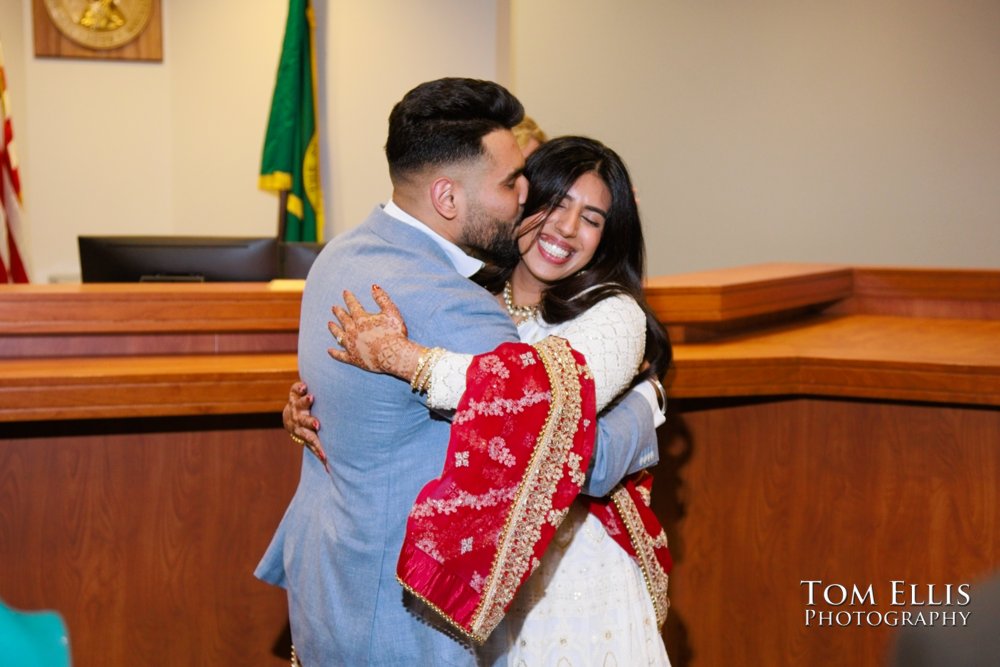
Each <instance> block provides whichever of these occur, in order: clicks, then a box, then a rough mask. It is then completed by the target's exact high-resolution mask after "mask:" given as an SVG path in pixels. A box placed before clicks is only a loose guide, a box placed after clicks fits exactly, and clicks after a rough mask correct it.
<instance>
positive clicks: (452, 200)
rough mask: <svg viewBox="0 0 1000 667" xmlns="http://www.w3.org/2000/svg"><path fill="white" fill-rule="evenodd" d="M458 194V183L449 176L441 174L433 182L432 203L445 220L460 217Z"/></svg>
mask: <svg viewBox="0 0 1000 667" xmlns="http://www.w3.org/2000/svg"><path fill="white" fill-rule="evenodd" d="M457 194H458V186H457V184H456V183H455V181H454V180H452V179H450V178H448V177H447V176H440V177H438V178H436V179H434V181H433V182H432V183H431V204H432V205H433V206H434V210H435V211H437V214H438V215H440V216H441V217H442V218H444V219H445V220H454V219H455V218H456V217H458V202H457V201H456V196H457Z"/></svg>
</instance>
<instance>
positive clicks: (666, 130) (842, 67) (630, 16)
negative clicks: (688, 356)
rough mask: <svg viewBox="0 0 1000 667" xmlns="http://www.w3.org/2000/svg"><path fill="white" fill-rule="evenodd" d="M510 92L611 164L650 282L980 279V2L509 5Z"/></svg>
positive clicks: (996, 182) (991, 205)
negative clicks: (630, 200) (609, 155)
mask: <svg viewBox="0 0 1000 667" xmlns="http://www.w3.org/2000/svg"><path fill="white" fill-rule="evenodd" d="M512 16H513V19H512V30H511V32H512V46H511V53H512V57H513V63H512V69H513V75H512V78H513V89H514V90H515V92H516V93H517V94H518V95H519V96H520V97H521V100H522V101H523V102H524V103H525V106H526V107H527V108H528V109H529V110H530V112H531V113H532V114H533V115H535V116H536V119H537V120H538V121H539V122H540V123H541V124H542V125H543V126H544V127H545V128H547V129H549V130H551V131H552V132H553V133H555V134H562V133H582V134H589V135H592V136H595V137H597V138H600V139H602V140H604V141H605V142H607V143H608V144H609V145H611V146H612V147H614V148H616V149H617V150H618V151H619V152H620V153H621V154H622V156H623V157H624V158H625V160H626V162H627V163H628V164H629V166H630V168H631V170H632V172H633V176H634V179H635V181H636V183H637V186H638V189H639V194H640V201H641V208H642V212H643V220H644V224H645V227H646V230H647V247H648V249H649V250H650V253H649V254H650V259H651V261H650V272H651V273H653V274H657V273H673V272H678V271H687V270H694V269H703V268H713V267H721V266H729V265H737V264H746V263H752V262H760V261H771V260H805V261H833V262H850V263H867V264H912V265H945V266H958V267H994V268H996V267H998V266H1000V3H997V2H996V1H995V0H959V1H957V2H953V1H950V0H890V1H887V2H864V1H849V2H797V1H792V0H756V1H754V2H745V1H743V0H723V1H722V2H661V1H659V0H631V1H629V2H614V3H613V2H605V1H603V0H547V1H546V2H538V1H537V0H512Z"/></svg>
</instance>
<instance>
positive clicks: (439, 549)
mask: <svg viewBox="0 0 1000 667" xmlns="http://www.w3.org/2000/svg"><path fill="white" fill-rule="evenodd" d="M595 422H596V403H595V399H594V381H593V379H592V378H591V377H590V371H589V370H588V369H587V366H586V364H585V363H584V361H583V357H582V355H580V354H579V353H578V352H575V351H573V350H572V349H571V348H570V347H569V345H568V344H567V343H566V341H565V340H563V339H561V338H554V337H551V338H546V339H545V340H543V341H541V342H539V343H537V344H535V345H528V344H525V343H506V344H504V345H501V346H500V347H499V348H497V349H496V350H494V351H493V352H490V353H487V354H483V355H479V356H477V357H476V358H475V359H474V360H473V363H472V365H471V366H470V367H469V371H468V374H467V383H466V392H465V394H464V396H463V397H462V400H461V402H460V403H459V405H458V410H457V411H456V413H455V418H454V419H453V421H452V429H451V439H450V441H449V443H448V452H447V458H446V460H445V465H444V470H443V471H442V473H441V476H440V477H438V478H437V479H435V480H432V481H431V482H429V483H428V484H427V485H425V486H424V488H423V489H422V490H421V492H420V494H419V495H418V496H417V500H416V502H415V504H414V506H413V509H412V510H411V511H410V516H409V519H408V521H407V526H406V537H405V539H404V541H403V548H402V551H401V552H400V556H399V563H398V565H397V567H396V576H397V578H398V579H399V581H400V583H401V584H402V585H403V587H404V588H406V589H407V590H409V591H410V592H411V593H413V594H414V595H415V596H417V597H418V598H420V599H421V600H423V601H424V602H425V603H427V604H428V605H429V606H430V607H431V608H432V609H434V610H435V611H437V612H438V613H439V614H440V615H441V616H442V617H443V618H444V619H445V620H446V621H447V622H448V623H449V624H450V625H451V626H453V627H454V628H456V629H457V630H458V631H459V632H460V633H461V634H463V635H464V636H466V637H468V638H470V639H472V640H473V641H475V642H479V643H481V642H483V641H485V640H486V638H487V637H488V636H489V634H490V633H491V632H492V631H493V629H494V628H495V627H496V626H497V624H498V623H500V621H501V620H502V619H503V616H504V613H506V611H507V609H508V607H509V606H510V603H511V601H512V600H513V599H514V595H515V593H516V592H517V590H518V589H519V588H520V586H521V584H522V583H524V581H525V579H527V578H528V576H529V575H530V574H531V572H532V571H533V570H534V568H535V567H536V566H537V565H538V562H539V559H540V558H541V556H542V553H544V551H545V548H546V547H547V546H548V544H549V542H550V541H551V540H552V537H553V536H554V535H555V531H556V528H558V526H559V524H560V522H561V521H562V519H563V517H565V516H566V513H567V511H568V510H569V506H570V503H572V502H573V500H574V498H576V496H577V494H578V493H579V492H580V487H581V486H582V485H583V482H584V479H585V478H586V473H587V467H588V465H589V463H590V456H591V453H592V452H593V447H594V436H595Z"/></svg>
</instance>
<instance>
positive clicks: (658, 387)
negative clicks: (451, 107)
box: [646, 375, 667, 414]
mask: <svg viewBox="0 0 1000 667" xmlns="http://www.w3.org/2000/svg"><path fill="white" fill-rule="evenodd" d="M646 380H647V381H649V383H650V384H651V385H653V389H654V390H655V391H656V405H657V407H659V408H660V412H662V413H663V414H667V391H666V389H664V388H663V385H662V384H660V380H659V378H657V377H656V376H654V375H650V376H649V377H648V378H646Z"/></svg>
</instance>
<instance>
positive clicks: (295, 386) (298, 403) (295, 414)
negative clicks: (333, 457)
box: [281, 382, 330, 472]
mask: <svg viewBox="0 0 1000 667" xmlns="http://www.w3.org/2000/svg"><path fill="white" fill-rule="evenodd" d="M314 400H315V398H314V397H313V395H312V394H310V393H309V388H308V387H307V386H306V385H305V383H304V382H294V383H292V386H291V388H290V389H289V391H288V402H287V403H286V404H285V407H284V408H283V409H282V411H281V422H282V424H283V425H284V427H285V430H286V431H288V433H289V434H291V435H294V436H297V437H299V438H301V439H302V440H303V441H304V446H305V447H306V449H308V450H309V451H310V452H312V454H313V456H315V457H316V458H317V459H319V460H320V461H321V462H322V463H323V466H324V467H326V469H327V472H329V470H330V469H329V464H328V463H327V458H326V451H324V449H323V445H322V443H320V440H319V434H318V431H319V420H318V419H316V418H315V417H313V416H312V413H311V412H310V410H311V408H312V404H313V402H314Z"/></svg>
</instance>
